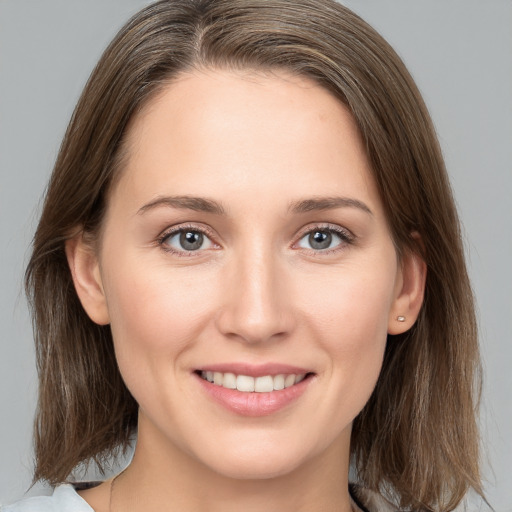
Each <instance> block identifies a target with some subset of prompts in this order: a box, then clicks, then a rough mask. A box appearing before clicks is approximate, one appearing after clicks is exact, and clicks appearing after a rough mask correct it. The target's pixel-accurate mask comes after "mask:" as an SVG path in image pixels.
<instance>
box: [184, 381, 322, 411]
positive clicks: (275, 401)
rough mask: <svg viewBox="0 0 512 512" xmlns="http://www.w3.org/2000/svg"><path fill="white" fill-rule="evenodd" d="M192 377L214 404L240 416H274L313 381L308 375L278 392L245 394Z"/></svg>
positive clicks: (296, 398) (297, 397)
mask: <svg viewBox="0 0 512 512" xmlns="http://www.w3.org/2000/svg"><path fill="white" fill-rule="evenodd" d="M194 376H195V377H196V378H197V379H198V380H199V384H200V385H201V386H202V388H203V390H204V391H206V393H208V395H209V396H210V397H211V398H213V400H214V401H215V402H217V403H219V404H220V405H222V406H224V407H225V408H226V409H228V410H229V411H231V412H234V413H236V414H239V415H241V416H269V415H270V414H274V413H276V412H278V411H280V410H282V409H284V408H285V407H287V406H289V405H290V404H292V403H293V402H295V401H296V400H298V399H299V397H300V396H302V394H303V393H304V392H305V391H306V389H307V387H308V386H309V384H310V383H311V381H312V380H313V376H312V375H309V376H308V377H306V378H305V379H304V380H302V381H301V382H299V383H298V384H294V385H293V386H290V387H289V388H285V389H280V390H279V391H270V392H268V393H257V392H252V393H246V392H243V391H237V390H236V389H227V388H223V387H222V386H217V385H216V384H213V383H211V382H209V381H207V380H205V379H203V378H201V377H200V376H199V375H197V374H194Z"/></svg>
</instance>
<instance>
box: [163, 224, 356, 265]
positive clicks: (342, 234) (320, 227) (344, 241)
mask: <svg viewBox="0 0 512 512" xmlns="http://www.w3.org/2000/svg"><path fill="white" fill-rule="evenodd" d="M185 231H192V232H197V233H201V234H202V235H204V236H206V237H207V238H208V239H209V240H210V241H211V243H212V244H213V245H217V247H218V244H216V243H215V242H214V235H213V232H212V231H211V230H209V229H206V228H205V227H203V226H196V225H193V224H185V225H180V226H176V227H173V228H171V229H168V230H166V231H164V232H163V233H162V234H161V235H160V236H159V237H158V238H157V239H156V242H157V244H158V246H159V247H161V249H162V250H163V251H165V252H168V253H171V254H174V255H176V256H178V257H195V256H199V255H200V254H201V252H202V251H201V250H196V251H187V250H182V251H177V250H175V249H173V248H171V247H170V246H169V245H166V243H165V242H166V240H168V239H169V238H171V237H172V236H173V235H176V234H178V233H182V232H185ZM315 231H322V232H328V233H331V234H334V235H336V236H338V237H339V238H340V240H341V243H340V244H338V245H337V246H335V247H333V248H330V249H320V250H315V249H307V248H302V249H303V250H306V251H308V252H309V253H311V254H314V255H315V256H320V255H325V254H332V253H336V252H338V251H340V250H343V248H344V247H346V246H347V245H352V244H354V242H355V240H356V237H355V236H354V234H353V233H352V232H350V231H349V230H348V229H344V228H341V227H340V226H336V225H332V224H316V225H313V226H308V227H307V228H306V229H304V230H303V231H301V232H300V233H299V235H298V237H297V241H295V242H294V243H293V244H292V248H296V246H297V244H298V243H299V242H300V241H301V240H302V239H303V238H304V237H306V236H308V235H311V234H312V233H314V232H315ZM299 249H300V247H299Z"/></svg>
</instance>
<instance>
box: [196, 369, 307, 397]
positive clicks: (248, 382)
mask: <svg viewBox="0 0 512 512" xmlns="http://www.w3.org/2000/svg"><path fill="white" fill-rule="evenodd" d="M200 376H201V378H202V379H204V380H206V381H208V382H210V383H212V384H215V385H216V386H221V387H223V388H226V389H236V390H237V391H242V392H244V393H253V392H255V393H269V392H271V391H280V390H282V389H286V388H289V387H291V386H293V385H295V384H298V383H299V382H302V381H303V380H304V378H305V377H306V374H304V373H300V374H279V375H262V376H261V377H251V376H249V375H235V374H234V373H229V372H227V373H222V372H213V371H202V372H201V373H200Z"/></svg>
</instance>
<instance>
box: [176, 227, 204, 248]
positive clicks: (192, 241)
mask: <svg viewBox="0 0 512 512" xmlns="http://www.w3.org/2000/svg"><path fill="white" fill-rule="evenodd" d="M180 245H181V246H182V247H183V249H185V250H187V251H197V249H200V248H201V245H203V235H202V233H198V232H197V231H185V232H184V233H181V235H180Z"/></svg>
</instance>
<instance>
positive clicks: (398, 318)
mask: <svg viewBox="0 0 512 512" xmlns="http://www.w3.org/2000/svg"><path fill="white" fill-rule="evenodd" d="M396 319H397V320H398V321H399V322H405V316H397V317H396Z"/></svg>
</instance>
